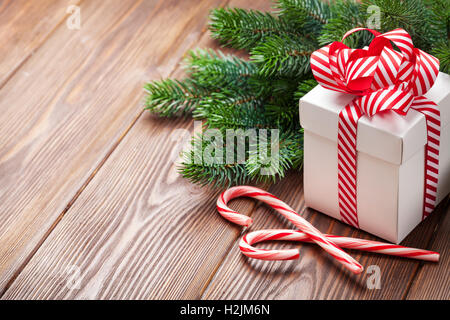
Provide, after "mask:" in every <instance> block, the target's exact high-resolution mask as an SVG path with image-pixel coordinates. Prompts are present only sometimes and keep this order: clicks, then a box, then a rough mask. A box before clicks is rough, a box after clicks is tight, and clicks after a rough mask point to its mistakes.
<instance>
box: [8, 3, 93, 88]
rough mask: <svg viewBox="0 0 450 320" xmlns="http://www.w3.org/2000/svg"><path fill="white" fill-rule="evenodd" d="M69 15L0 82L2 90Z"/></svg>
mask: <svg viewBox="0 0 450 320" xmlns="http://www.w3.org/2000/svg"><path fill="white" fill-rule="evenodd" d="M83 1H84V0H78V1H77V3H76V4H75V5H77V6H79V5H80V4H81V3H82V2H83ZM68 16H69V13H66V14H65V15H64V17H63V18H62V19H61V20H60V21H59V22H58V23H57V24H56V25H55V26H54V28H53V29H51V30H50V32H49V33H48V34H47V35H46V36H45V38H44V39H43V40H42V41H41V42H40V43H39V44H38V45H37V46H36V48H34V49H33V50H31V52H30V53H29V54H28V55H27V56H26V57H25V58H23V60H22V61H21V62H20V63H19V65H18V66H17V67H15V68H14V69H13V70H12V71H11V72H10V73H9V74H8V75H7V77H6V78H5V79H4V80H3V82H2V83H0V90H2V89H3V88H4V87H5V85H6V84H7V83H8V82H9V80H11V79H12V78H13V77H14V76H15V75H16V73H17V72H18V71H19V70H20V69H21V68H22V67H23V66H24V65H25V64H26V63H27V61H28V60H30V58H31V57H32V56H33V55H34V54H36V52H38V50H39V49H40V48H41V47H42V46H43V45H44V43H46V42H47V40H48V39H50V38H51V37H52V36H53V34H54V33H55V32H56V30H57V29H58V28H59V27H60V26H61V24H62V23H63V22H64V21H66V19H67V17H68Z"/></svg>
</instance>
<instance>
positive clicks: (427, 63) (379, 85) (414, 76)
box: [311, 28, 440, 227]
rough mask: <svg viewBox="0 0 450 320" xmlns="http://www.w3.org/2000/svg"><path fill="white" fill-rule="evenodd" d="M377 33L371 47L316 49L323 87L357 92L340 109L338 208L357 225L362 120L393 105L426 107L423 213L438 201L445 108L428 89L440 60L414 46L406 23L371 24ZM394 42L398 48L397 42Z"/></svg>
mask: <svg viewBox="0 0 450 320" xmlns="http://www.w3.org/2000/svg"><path fill="white" fill-rule="evenodd" d="M360 30H367V31H369V32H371V33H372V34H373V35H374V36H375V37H374V39H373V40H372V42H371V44H370V45H369V47H368V48H366V49H351V48H349V47H347V46H346V45H344V44H343V43H342V42H333V43H331V44H329V45H327V46H325V47H323V48H321V49H319V50H317V51H315V52H314V53H313V54H312V55H311V69H312V72H313V74H314V77H315V78H316V80H317V81H318V82H319V84H320V85H322V86H323V87H324V88H327V89H329V90H334V91H338V92H344V93H349V94H353V95H356V96H357V97H356V98H355V99H354V100H353V101H352V102H350V103H349V104H348V105H346V106H345V107H344V108H343V109H342V110H341V111H340V113H339V124H338V184H339V185H338V190H339V212H340V215H341V218H342V220H343V221H344V222H346V223H348V224H350V225H352V226H355V227H358V226H359V224H358V215H357V205H356V203H357V201H356V194H357V191H356V132H357V126H358V120H359V119H360V118H361V117H362V116H363V115H364V114H365V115H367V116H368V117H372V116H374V115H375V114H377V113H380V112H388V111H393V112H396V113H398V114H400V115H402V116H403V115H406V114H407V112H408V110H409V109H410V108H412V109H414V110H417V111H419V112H421V113H422V114H423V115H424V116H425V119H426V123H427V145H426V147H425V187H424V201H423V218H426V217H427V216H428V215H429V214H430V213H431V212H432V211H433V209H434V207H435V205H436V191H437V183H438V168H439V138H440V112H439V109H438V107H437V105H436V104H435V103H434V102H432V101H430V100H428V99H427V98H425V97H424V96H423V95H424V94H425V93H426V92H427V91H428V90H429V89H430V88H431V87H432V86H433V84H434V82H435V80H436V77H437V75H438V73H439V60H438V59H437V58H435V57H433V56H432V55H429V54H428V53H426V52H424V51H422V50H420V49H418V48H415V47H414V45H413V42H412V40H411V37H410V35H409V34H408V33H407V32H406V31H405V30H403V29H395V30H392V31H390V32H386V33H383V34H381V33H379V32H378V31H375V30H371V29H367V28H356V29H352V30H350V31H348V32H347V33H346V34H345V35H344V37H343V38H342V40H344V39H345V38H346V37H348V36H349V35H350V34H352V33H354V32H356V31H360ZM393 44H394V45H395V47H396V48H394V46H393Z"/></svg>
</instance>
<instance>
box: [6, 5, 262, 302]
mask: <svg viewBox="0 0 450 320" xmlns="http://www.w3.org/2000/svg"><path fill="white" fill-rule="evenodd" d="M239 2H240V1H238V3H239ZM224 3H225V2H222V4H224ZM218 4H220V3H219V2H216V3H211V2H210V3H209V5H210V6H217V5H218ZM266 5H267V4H266ZM203 15H204V16H203V20H200V21H202V22H203V23H204V22H205V18H206V10H205V12H204V13H203ZM197 17H201V15H200V13H197ZM205 44H211V40H210V39H209V35H208V34H205V36H204V37H203V38H202V40H201V41H200V46H203V45H205ZM215 45H217V44H215ZM178 56H180V54H178ZM176 74H180V71H177V72H176ZM180 128H186V129H190V130H192V121H190V120H180V119H179V120H177V121H173V120H163V119H158V118H155V117H151V116H148V115H147V114H145V115H144V116H142V117H141V118H140V119H139V120H138V121H137V123H136V124H135V125H134V126H133V127H132V129H131V130H130V132H129V133H128V134H127V135H126V136H125V138H124V140H123V141H122V142H121V143H120V145H119V146H118V148H117V149H116V150H115V151H114V153H113V154H112V155H111V157H110V158H109V159H108V160H107V161H106V163H105V164H104V166H103V167H102V168H101V169H100V170H99V172H98V173H97V174H96V176H95V177H94V178H93V179H92V181H91V182H90V184H89V185H88V186H87V187H86V189H85V190H84V191H83V192H82V193H81V195H80V197H79V198H78V199H77V201H76V202H75V203H74V205H73V206H72V207H71V208H70V210H69V211H68V212H67V213H66V214H65V216H64V218H63V219H62V220H61V221H60V222H59V224H58V225H57V227H56V228H55V230H54V231H53V232H52V233H51V234H50V236H49V237H48V238H47V240H46V241H45V242H44V244H43V245H42V246H41V247H40V249H39V250H38V251H37V253H36V255H35V256H34V257H33V258H32V259H31V261H30V263H28V264H27V266H26V267H25V268H24V270H23V271H22V272H21V274H20V275H19V277H18V278H17V279H16V281H14V283H13V284H12V285H11V287H10V288H9V290H8V291H7V292H6V293H5V295H4V297H3V298H4V299H11V298H44V299H53V298H78V299H84V298H102V299H104V298H110V299H119V298H136V299H141V298H165V299H166V298H199V297H200V295H201V293H202V292H203V290H204V287H205V286H206V285H207V283H208V282H209V280H210V278H211V277H212V275H213V274H214V273H215V271H216V269H217V268H218V266H219V265H220V263H221V262H222V259H223V257H224V256H225V255H226V253H227V252H228V249H229V248H228V246H229V244H231V243H234V240H235V239H237V237H238V235H239V228H236V227H235V226H231V225H230V224H229V223H228V222H226V221H224V220H223V219H222V218H221V217H220V216H219V215H218V214H217V212H216V210H215V198H216V197H217V195H218V191H207V190H205V189H204V188H198V187H196V186H194V185H192V184H190V183H189V182H187V181H185V180H183V179H182V178H181V177H180V176H179V175H178V174H177V173H176V166H175V164H174V163H172V161H171V158H172V157H173V152H172V149H174V148H175V149H177V146H178V145H179V142H178V141H177V139H175V140H172V139H174V138H176V136H177V135H176V134H174V130H175V129H180ZM239 203H240V205H238V208H239V210H242V211H243V212H248V213H249V214H250V212H251V211H252V208H253V201H251V200H245V199H244V200H241V201H239ZM42 257H46V258H42ZM72 266H76V268H79V269H77V270H79V272H80V274H81V275H82V282H81V284H80V287H79V289H72V290H71V289H70V288H68V286H67V285H66V284H67V281H69V280H70V279H71V278H70V276H71V274H70V272H69V273H68V272H67V270H69V271H70V270H72V269H70V268H71V267H72ZM69 287H70V286H69ZM34 288H39V289H38V290H36V289H34Z"/></svg>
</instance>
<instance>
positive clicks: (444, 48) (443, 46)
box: [431, 40, 450, 74]
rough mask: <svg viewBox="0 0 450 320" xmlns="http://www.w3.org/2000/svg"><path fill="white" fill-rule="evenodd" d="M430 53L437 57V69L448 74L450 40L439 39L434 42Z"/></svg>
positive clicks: (449, 66) (449, 71)
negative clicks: (438, 64)
mask: <svg viewBox="0 0 450 320" xmlns="http://www.w3.org/2000/svg"><path fill="white" fill-rule="evenodd" d="M431 53H432V54H433V55H434V56H435V57H436V58H438V59H439V62H440V66H439V69H440V71H442V72H445V73H447V74H450V42H449V40H447V41H445V40H444V41H441V42H439V43H437V44H436V46H435V47H434V48H433V50H432V51H431Z"/></svg>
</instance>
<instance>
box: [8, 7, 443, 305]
mask: <svg viewBox="0 0 450 320" xmlns="http://www.w3.org/2000/svg"><path fill="white" fill-rule="evenodd" d="M112 1H113V0H109V1H89V2H87V1H86V3H84V2H82V4H81V7H82V8H81V9H82V16H83V25H82V29H81V30H80V31H76V32H75V31H70V30H67V28H65V27H64V28H63V26H60V27H58V28H57V29H56V30H54V31H53V32H52V35H51V36H50V37H48V39H47V40H46V41H45V43H44V44H43V45H42V46H41V47H40V48H39V50H38V51H37V52H36V54H35V55H33V56H32V57H31V58H30V59H28V60H27V61H26V62H25V63H23V65H21V66H20V69H19V70H18V71H17V72H16V73H15V74H14V76H13V77H11V79H9V81H8V82H7V83H6V85H5V88H3V90H0V110H1V111H2V112H1V113H0V136H2V140H1V143H0V219H2V221H5V223H4V224H0V293H1V292H2V290H3V293H4V294H3V296H2V299H156V298H159V299H200V298H203V299H213V298H214V299H314V298H316V299H373V298H383V299H384V298H386V299H389V298H391V299H392V298H393V299H402V298H405V297H407V298H411V299H414V298H418V297H427V296H431V297H448V291H447V290H448V289H447V288H442V287H439V288H438V289H426V290H424V288H423V286H424V285H425V284H427V283H428V280H429V279H431V281H433V283H434V285H435V286H439V285H440V282H442V280H441V281H440V279H441V277H442V276H444V277H445V279H446V280H445V281H446V282H444V284H447V285H446V287H448V272H447V269H448V264H449V262H448V261H449V260H448V259H445V260H442V261H441V262H440V264H438V265H433V266H432V265H429V264H421V263H419V262H416V261H411V260H405V259H400V258H393V257H383V256H378V255H375V254H366V253H362V254H359V253H356V252H352V254H353V255H354V256H355V257H356V258H357V259H358V260H359V261H360V262H361V263H362V264H363V265H365V266H366V267H367V266H369V265H377V266H379V267H380V269H381V277H382V278H381V289H380V290H369V289H368V288H367V284H366V282H367V279H368V278H369V276H370V275H368V274H366V273H364V274H362V275H360V276H355V275H353V274H350V273H348V272H347V271H345V270H343V269H342V268H341V267H340V266H339V265H337V264H336V263H334V262H333V260H332V259H330V258H329V257H328V255H327V254H325V253H324V252H322V250H319V249H318V248H317V247H316V246H315V245H303V244H302V245H299V244H283V243H268V244H266V243H265V244H261V246H265V247H286V246H292V245H294V246H300V248H301V257H300V259H299V260H296V261H289V262H263V261H257V260H251V259H247V258H245V257H244V256H242V255H241V254H240V252H239V249H238V246H237V243H238V240H239V239H240V236H241V229H240V228H239V227H237V226H235V225H233V224H231V223H229V222H227V221H225V220H224V219H222V218H221V217H220V215H219V214H218V213H217V211H216V209H215V200H216V197H217V195H218V192H219V191H218V190H210V189H207V188H200V187H197V186H195V185H192V184H190V183H189V182H187V181H186V180H184V179H182V178H181V177H180V176H179V175H178V173H177V172H176V164H175V163H174V160H175V158H176V155H177V153H178V151H179V150H180V147H183V146H186V145H187V144H188V140H185V139H186V138H188V137H189V135H190V134H191V133H192V130H193V123H192V121H191V120H187V119H181V118H179V119H160V118H157V117H154V116H150V115H148V114H147V113H145V114H143V113H142V105H141V101H142V98H143V92H142V85H143V83H144V82H145V81H147V80H150V79H158V78H161V77H167V76H169V75H170V76H174V77H181V76H182V75H183V71H182V69H181V68H177V69H175V66H176V65H177V63H178V62H179V61H180V59H181V58H182V56H183V54H184V52H185V51H186V49H188V48H192V47H194V46H195V47H197V46H199V47H212V48H217V43H216V42H215V41H212V40H211V39H210V35H209V32H207V31H206V28H205V23H206V19H207V13H208V11H209V9H210V8H213V7H216V6H219V5H229V6H232V7H246V8H254V9H261V10H269V9H270V6H271V3H270V2H269V1H256V2H255V1H249V0H231V1H229V0H214V1H194V0H189V1H175V0H169V1H163V0H161V1H152V0H141V1H138V0H134V1H132V0H125V1H124V0H121V1H119V0H114V1H116V2H114V3H113V4H111V2H112ZM1 14H2V11H1V9H0V15H1ZM199 39H200V41H199ZM223 51H225V52H231V53H236V52H235V51H233V50H230V49H224V50H223ZM237 54H239V55H241V56H246V54H245V53H243V52H238V53H237ZM174 70H175V71H174ZM179 129H181V130H179ZM183 130H184V131H183ZM263 188H268V189H269V191H270V192H272V193H274V194H276V195H277V196H279V197H280V198H281V199H283V200H284V201H286V203H288V204H289V205H291V206H292V207H293V208H294V209H296V210H298V211H299V212H301V211H302V209H303V208H304V202H303V191H302V176H301V173H299V172H292V173H290V174H289V176H288V177H287V178H286V179H285V180H283V181H281V182H279V183H277V184H275V185H272V186H270V188H269V186H263ZM231 206H232V207H233V208H235V209H236V210H237V211H239V212H242V213H245V214H248V215H251V216H253V218H254V219H255V224H254V225H253V226H252V229H255V230H256V229H260V228H268V227H270V228H280V227H282V228H293V226H292V225H291V224H289V223H287V222H286V221H285V220H284V218H282V217H281V216H280V215H278V214H276V213H274V212H272V210H271V209H269V208H266V207H265V206H260V205H259V204H258V203H256V202H254V201H253V200H249V199H238V200H234V201H233V202H232V203H231ZM448 208H449V204H448V203H446V204H445V203H444V204H441V206H440V207H439V208H438V210H437V212H435V213H434V214H433V215H432V216H431V217H430V218H428V219H427V220H426V221H425V222H424V223H422V224H421V225H420V226H419V227H418V228H417V229H416V230H415V231H414V232H413V234H411V235H410V236H409V237H408V238H407V239H406V240H405V241H404V244H406V245H411V246H417V247H422V248H430V249H434V250H441V251H443V252H442V253H444V251H446V250H447V251H448V248H447V247H448V240H447V238H448V214H447V215H446V216H444V212H446V211H447V212H448V210H449V209H448ZM304 215H305V217H306V218H307V219H308V220H309V221H311V222H312V223H313V224H314V225H315V226H317V227H318V228H319V229H320V230H322V231H324V232H327V233H334V234H340V235H352V236H358V237H364V238H368V239H374V237H371V236H370V235H367V234H366V233H364V232H361V231H357V230H354V229H352V228H350V227H348V226H346V225H344V224H342V223H340V222H338V221H336V220H334V219H331V218H329V217H327V216H325V215H323V214H321V213H318V212H315V211H314V210H310V209H307V210H306V211H305V213H304ZM444 217H446V218H445V219H446V220H445V221H446V222H444V224H443V223H442V221H443V220H444ZM445 223H446V224H445ZM441 225H442V226H441ZM444 254H445V253H444ZM445 255H447V254H445ZM424 272H426V273H425V274H426V275H425V274H424ZM428 273H430V274H431V276H428ZM411 284H412V286H411Z"/></svg>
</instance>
